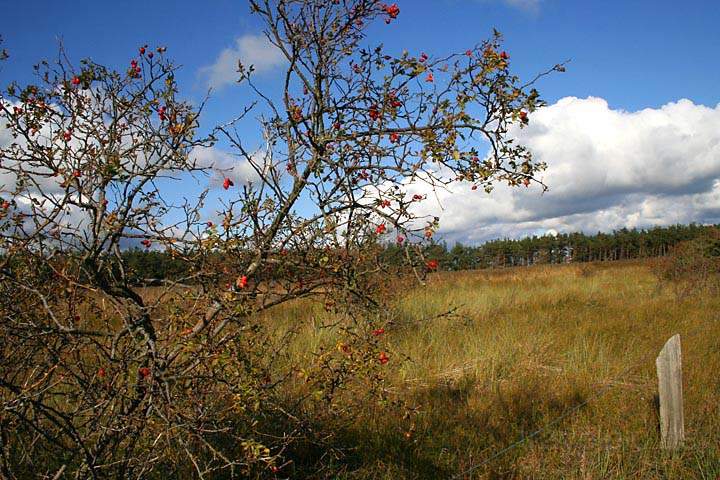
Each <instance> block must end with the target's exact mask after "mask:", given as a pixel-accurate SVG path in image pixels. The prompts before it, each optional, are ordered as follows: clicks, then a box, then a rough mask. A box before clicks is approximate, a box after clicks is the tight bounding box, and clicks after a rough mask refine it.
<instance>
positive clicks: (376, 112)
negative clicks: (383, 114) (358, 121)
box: [368, 105, 380, 121]
mask: <svg viewBox="0 0 720 480" xmlns="http://www.w3.org/2000/svg"><path fill="white" fill-rule="evenodd" d="M368 115H370V119H371V120H373V121H375V120H377V119H378V118H380V111H379V110H378V107H377V105H373V106H372V107H370V110H368Z"/></svg>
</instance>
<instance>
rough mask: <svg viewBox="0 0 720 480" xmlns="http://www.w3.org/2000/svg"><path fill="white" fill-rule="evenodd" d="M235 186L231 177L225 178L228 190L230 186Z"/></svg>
mask: <svg viewBox="0 0 720 480" xmlns="http://www.w3.org/2000/svg"><path fill="white" fill-rule="evenodd" d="M233 186H235V183H233V181H232V180H230V179H229V178H227V177H225V180H223V188H224V189H225V190H227V189H228V188H230V187H233Z"/></svg>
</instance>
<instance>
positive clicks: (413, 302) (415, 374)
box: [267, 262, 720, 479]
mask: <svg viewBox="0 0 720 480" xmlns="http://www.w3.org/2000/svg"><path fill="white" fill-rule="evenodd" d="M395 303H396V308H397V311H398V313H397V319H396V320H395V323H394V325H392V326H391V327H390V328H388V332H387V334H386V336H385V338H384V340H383V341H384V342H386V347H387V350H388V352H392V354H391V355H392V356H391V361H390V363H388V364H387V365H386V366H385V368H386V369H387V374H388V383H389V388H390V389H391V390H392V391H393V392H394V394H395V395H397V396H398V398H402V399H404V400H406V401H408V402H410V403H411V404H413V405H416V406H417V407H418V413H417V415H414V416H413V417H412V418H411V419H409V420H408V419H404V418H402V417H401V416H400V415H399V414H395V413H393V411H392V410H383V409H381V408H380V407H377V406H373V405H368V406H367V408H366V409H364V411H362V412H357V417H356V418H357V420H356V422H355V423H354V424H353V425H349V426H348V427H347V430H346V431H345V432H343V434H342V435H341V437H340V440H339V441H340V442H344V444H345V445H347V446H348V447H353V448H354V450H352V453H351V454H350V456H349V457H348V458H346V459H344V460H343V463H344V464H345V471H346V472H347V473H345V474H344V476H343V478H386V479H410V478H449V477H452V476H453V475H456V474H458V473H460V472H462V471H464V470H465V469H468V468H470V467H472V466H474V465H477V464H479V463H482V462H483V461H485V460H487V459H489V458H491V457H492V456H493V455H494V454H495V453H496V452H498V451H500V450H501V449H503V448H505V447H506V446H508V445H510V444H512V443H513V442H515V441H516V440H517V439H519V438H522V437H523V436H524V435H527V434H530V433H531V432H534V431H536V430H538V429H541V428H543V427H544V426H547V425H548V424H549V423H550V422H552V421H553V420H554V419H556V418H558V417H559V416H560V415H562V414H563V413H564V412H567V411H568V410H569V409H572V408H574V407H576V406H577V405H579V404H581V403H583V402H586V401H587V402H588V404H587V406H584V407H582V408H580V409H578V410H577V411H576V412H574V413H573V414H571V415H569V416H568V417H567V418H565V419H564V420H562V421H560V422H558V423H557V424H554V425H551V426H548V427H547V428H546V430H543V431H542V433H540V434H538V435H537V436H536V437H534V438H533V439H531V440H530V441H528V442H526V443H523V444H521V445H519V446H517V447H516V448H513V449H512V450H510V451H508V452H507V453H505V454H504V455H502V456H500V457H499V458H496V459H494V460H493V461H491V462H489V463H488V464H487V465H483V466H482V467H480V468H478V469H476V470H474V471H473V472H472V473H471V474H468V475H466V476H465V477H462V478H578V479H590V478H698V479H716V478H720V375H718V372H720V322H718V313H717V312H718V311H719V310H718V308H719V307H720V299H718V298H717V297H716V296H712V295H708V294H703V293H702V292H700V293H698V294H696V295H693V296H689V297H687V298H684V299H678V298H677V296H676V295H675V294H674V290H673V289H672V288H670V287H667V286H662V285H660V284H659V283H658V281H657V279H656V278H655V276H654V275H653V274H652V272H651V268H650V264H649V263H641V262H628V263H614V264H611V265H610V264H603V265H582V266H578V265H566V266H552V267H549V266H548V267H531V268H519V269H512V270H504V271H496V272H483V271H478V272H459V273H441V274H437V275H434V276H432V277H431V278H430V279H429V283H428V286H427V287H424V288H420V287H419V288H416V289H414V290H413V291H410V292H408V293H407V294H405V295H404V296H402V297H400V298H397V299H396V300H395ZM452 307H458V310H457V312H456V313H457V315H455V316H450V317H442V318H439V319H431V320H427V319H428V318H431V317H433V316H434V315H436V314H438V313H441V312H444V311H447V310H449V309H450V308H452ZM267 315H269V316H271V317H272V319H273V321H274V322H277V323H278V324H280V325H283V326H284V327H282V328H281V329H280V330H282V329H283V328H289V326H290V325H296V326H297V325H298V324H300V325H302V327H301V331H300V333H299V335H298V336H297V337H296V339H295V340H294V343H293V344H292V346H291V354H292V357H293V359H294V361H296V362H297V363H298V364H302V363H303V362H304V361H305V360H306V359H307V358H308V357H309V355H311V352H312V351H313V350H314V349H315V348H317V347H318V346H319V345H321V344H323V343H327V342H332V336H333V335H334V332H333V330H332V329H318V328H316V327H317V324H318V322H320V321H322V318H323V315H325V314H324V312H323V311H322V309H321V308H319V307H313V306H310V305H308V304H306V303H303V304H301V303H297V304H291V305H286V306H283V307H281V308H278V309H275V310H273V311H272V312H269V313H268V314H267ZM423 319H426V320H423ZM675 333H679V334H680V335H681V337H682V348H683V355H684V365H683V368H684V372H683V373H684V382H685V385H684V388H685V421H686V434H687V444H686V447H685V448H684V449H683V450H682V451H681V452H679V453H678V454H675V455H668V454H665V453H663V452H662V451H661V449H660V448H659V432H658V418H657V407H656V404H655V402H656V396H655V395H656V391H657V386H656V382H657V380H656V376H655V357H656V355H657V353H658V352H659V351H660V349H661V348H662V346H663V344H664V342H665V341H666V340H667V339H668V338H669V337H670V336H672V335H673V334H675ZM401 354H404V355H407V356H408V357H409V359H408V360H407V361H400V356H401ZM599 391H600V392H602V393H603V394H602V395H600V396H599V397H597V398H596V397H595V396H596V395H597V393H598V392H599Z"/></svg>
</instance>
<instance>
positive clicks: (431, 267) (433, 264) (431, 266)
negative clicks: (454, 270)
mask: <svg viewBox="0 0 720 480" xmlns="http://www.w3.org/2000/svg"><path fill="white" fill-rule="evenodd" d="M425 265H426V266H427V268H428V270H431V271H432V270H437V268H438V265H439V264H438V261H437V260H428V262H427V263H426V264H425Z"/></svg>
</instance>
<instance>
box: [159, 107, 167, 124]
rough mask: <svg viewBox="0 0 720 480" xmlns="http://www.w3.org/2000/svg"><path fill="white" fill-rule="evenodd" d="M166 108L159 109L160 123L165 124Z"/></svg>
mask: <svg viewBox="0 0 720 480" xmlns="http://www.w3.org/2000/svg"><path fill="white" fill-rule="evenodd" d="M165 111H166V107H164V106H163V107H160V108H158V117H160V121H161V122H164V121H165V119H166V118H167V116H166V115H165Z"/></svg>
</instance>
